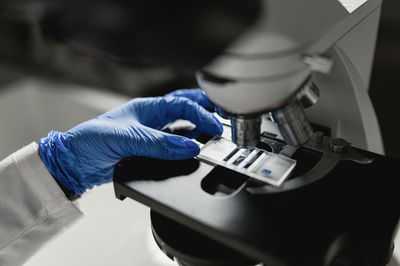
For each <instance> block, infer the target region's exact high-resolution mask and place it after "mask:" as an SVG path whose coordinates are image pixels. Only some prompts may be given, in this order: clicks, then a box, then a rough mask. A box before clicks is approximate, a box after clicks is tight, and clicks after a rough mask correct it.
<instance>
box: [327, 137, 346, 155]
mask: <svg viewBox="0 0 400 266" xmlns="http://www.w3.org/2000/svg"><path fill="white" fill-rule="evenodd" d="M350 145H351V143H350V142H348V141H346V140H344V139H341V138H337V139H331V140H330V142H329V149H330V150H331V151H333V152H338V153H342V152H345V151H346V150H347V149H348V148H349V147H350Z"/></svg>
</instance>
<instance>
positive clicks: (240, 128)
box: [231, 115, 261, 148]
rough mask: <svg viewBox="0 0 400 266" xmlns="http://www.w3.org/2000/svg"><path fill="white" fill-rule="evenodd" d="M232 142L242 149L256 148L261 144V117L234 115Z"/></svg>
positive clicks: (232, 118)
mask: <svg viewBox="0 0 400 266" xmlns="http://www.w3.org/2000/svg"><path fill="white" fill-rule="evenodd" d="M231 124H232V141H233V142H234V143H235V144H236V145H237V146H238V147H240V148H251V147H255V146H256V145H257V144H258V143H259V142H260V131H261V117H260V116H246V115H233V116H232V117H231Z"/></svg>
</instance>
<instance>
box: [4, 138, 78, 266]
mask: <svg viewBox="0 0 400 266" xmlns="http://www.w3.org/2000/svg"><path fill="white" fill-rule="evenodd" d="M81 215H82V213H81V212H80V211H79V209H78V208H77V207H76V206H75V205H74V204H73V203H72V202H71V201H69V200H68V199H67V198H66V196H65V194H64V193H63V192H62V190H61V189H60V187H59V186H58V184H57V183H56V182H55V180H54V179H53V177H52V176H51V175H50V173H49V172H48V171H47V169H46V167H45V166H44V164H43V162H42V160H41V159H40V156H39V154H38V145H37V144H36V143H31V144H30V145H28V146H26V147H24V148H22V149H20V150H18V151H17V152H15V153H13V154H12V155H10V156H9V157H7V158H6V159H4V160H3V161H1V162H0V265H1V266H14V265H22V264H23V263H24V262H25V261H27V259H28V258H29V257H31V256H32V255H33V254H34V253H35V252H36V251H37V250H38V249H39V248H41V247H42V246H43V245H44V243H45V242H47V241H48V240H49V239H50V238H52V237H53V236H54V235H55V234H57V233H58V232H60V231H62V230H63V229H65V228H66V227H68V226H69V225H71V224H72V223H73V222H74V221H75V220H77V219H78V218H79V217H80V216H81Z"/></svg>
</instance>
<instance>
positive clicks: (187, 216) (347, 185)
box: [114, 149, 400, 266]
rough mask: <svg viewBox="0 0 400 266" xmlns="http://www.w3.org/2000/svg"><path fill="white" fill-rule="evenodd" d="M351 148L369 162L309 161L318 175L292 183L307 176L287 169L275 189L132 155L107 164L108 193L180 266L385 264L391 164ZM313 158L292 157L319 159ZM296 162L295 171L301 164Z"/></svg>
mask: <svg viewBox="0 0 400 266" xmlns="http://www.w3.org/2000/svg"><path fill="white" fill-rule="evenodd" d="M320 150H321V149H320ZM351 152H356V153H357V154H360V155H361V157H365V158H370V159H372V160H370V161H369V163H367V161H364V162H363V161H362V160H359V159H357V158H356V157H354V158H355V159H354V158H353V159H354V160H353V159H352V157H351V156H348V157H349V158H350V159H351V160H350V159H349V158H348V159H349V160H340V161H337V162H336V163H334V164H329V160H328V161H327V162H325V164H322V165H325V166H326V167H327V168H325V167H319V166H318V164H317V165H316V166H314V167H313V166H312V165H310V167H311V168H312V169H313V170H311V171H308V172H313V171H314V172H315V173H317V175H318V174H320V175H322V176H321V178H319V179H316V180H314V181H313V182H310V183H307V184H306V185H304V184H303V185H302V184H301V183H302V182H308V181H310V180H309V178H310V176H312V175H309V174H308V172H307V173H305V172H304V170H305V169H302V170H300V171H299V170H295V171H294V172H295V173H294V176H293V177H292V180H289V181H287V182H286V184H287V185H286V184H284V185H283V186H282V188H280V189H278V190H277V189H275V188H269V187H266V188H264V187H262V186H261V187H260V188H258V187H257V184H254V182H253V181H252V180H251V179H250V178H249V177H247V176H244V175H242V174H239V173H237V172H234V171H232V170H229V169H226V168H224V167H220V166H216V167H215V166H212V165H209V164H206V163H204V162H200V161H198V160H196V159H190V160H184V161H163V160H156V159H149V158H138V157H135V158H129V159H126V160H123V161H121V163H120V164H119V165H118V166H117V167H116V170H115V175H114V188H115V193H116V196H117V198H119V199H121V200H122V199H124V198H125V197H130V198H132V199H134V200H136V201H139V202H141V203H143V204H145V205H147V206H149V207H150V208H151V209H152V210H153V211H152V223H153V233H154V236H155V239H156V242H157V243H158V245H159V246H160V248H161V249H162V250H163V251H164V252H165V253H166V254H168V256H170V257H176V258H178V260H180V261H181V264H182V265H185V266H202V265H232V266H233V265H238V266H241V265H243V266H244V265H254V264H256V263H257V262H262V263H264V265H266V266H269V265H273V266H280V265H282V266H283V265H295V266H321V265H323V266H359V265H360V266H361V265H369V266H382V265H386V264H387V263H388V262H389V259H390V257H391V251H392V250H393V237H394V235H395V233H396V229H397V225H398V221H399V207H398V204H399V197H398V195H399V189H400V178H399V174H398V169H399V162H398V161H397V160H394V159H390V158H387V157H385V156H381V155H377V154H373V153H370V152H366V151H361V150H358V149H352V151H349V152H348V153H351ZM315 154H316V151H307V149H306V152H303V153H302V154H301V156H305V157H307V156H311V157H312V158H314V159H315V158H317V159H315V160H316V161H318V160H320V161H323V160H325V159H324V157H321V158H319V157H315ZM328 155H329V156H336V155H335V154H328ZM328 155H327V156H328ZM301 156H300V157H301ZM329 156H328V157H329ZM340 156H342V155H340ZM343 156H345V155H343ZM346 156H347V155H346ZM300 157H299V158H297V160H298V164H299V167H300V168H302V167H304V165H306V162H310V161H311V160H309V159H306V160H305V161H304V163H302V162H301V160H302V159H301V158H300ZM361 157H360V158H361ZM318 158H319V159H318ZM329 158H333V157H329ZM360 162H361V163H360ZM329 165H330V166H329ZM329 167H332V168H329ZM300 168H299V169H300ZM326 169H329V171H325V170H326ZM324 171H325V172H324ZM297 175H299V176H297ZM308 175H309V176H308ZM302 176H303V177H307V176H308V177H307V178H301V177H302ZM207 182H208V183H207ZM263 189H265V191H264V190H263ZM263 191H264V192H263ZM156 212H157V213H156ZM199 239H200V240H199ZM232 260H233V261H236V262H237V263H238V264H232ZM207 261H208V262H209V264H207V263H206V262H207ZM217 261H218V262H219V263H220V264H216V262H217ZM213 263H214V264H213ZM223 263H225V264H223Z"/></svg>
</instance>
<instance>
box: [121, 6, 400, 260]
mask: <svg viewBox="0 0 400 266" xmlns="http://www.w3.org/2000/svg"><path fill="white" fill-rule="evenodd" d="M262 3H263V5H262V7H263V9H262V12H261V15H260V16H259V19H258V21H257V22H256V23H255V24H254V25H253V27H252V28H250V29H249V30H248V31H247V32H245V33H244V34H242V35H241V36H240V38H239V39H237V40H236V42H234V43H232V45H231V46H230V47H229V48H228V49H227V50H226V51H225V52H224V53H223V54H221V55H220V56H218V57H217V58H215V59H214V60H213V61H212V62H211V63H210V64H208V65H207V66H205V67H204V68H203V69H202V70H201V71H199V72H198V74H197V79H198V83H199V84H200V86H201V87H202V88H203V89H204V90H205V92H206V94H207V96H208V97H209V99H210V100H211V101H212V102H213V103H214V104H215V105H216V111H217V113H218V114H220V115H221V116H222V117H223V118H229V119H230V121H227V120H222V121H223V122H224V123H225V124H224V135H223V137H224V138H225V139H229V138H231V139H232V141H233V142H234V143H236V144H237V145H238V147H236V146H235V147H236V149H237V150H239V151H240V150H251V149H252V148H253V147H254V146H256V147H257V148H260V149H264V150H268V152H270V155H271V156H272V157H274V156H275V155H276V156H286V157H289V158H291V159H293V160H296V162H297V164H296V166H295V168H294V170H293V172H292V173H291V175H290V177H289V178H288V179H287V180H285V182H283V183H282V184H280V185H279V186H274V185H271V184H267V183H263V182H259V180H255V179H253V178H252V177H251V176H250V175H246V173H245V172H243V171H234V170H232V169H231V168H229V167H223V166H221V165H218V164H215V163H213V162H210V161H207V160H202V159H201V158H200V156H198V157H197V158H194V159H190V160H185V161H172V162H171V161H162V160H156V159H150V158H128V159H125V160H123V161H121V162H120V163H119V164H118V165H117V167H116V169H115V174H114V188H115V194H116V197H117V198H119V199H121V200H123V199H125V198H126V197H130V198H132V199H134V200H137V201H139V202H141V203H143V204H145V205H147V206H149V207H150V208H151V209H152V214H151V218H152V230H153V235H154V238H155V240H156V242H157V244H158V245H159V247H160V248H161V250H162V251H163V252H164V253H165V254H166V255H168V256H169V257H170V258H172V259H174V260H176V261H177V262H178V263H179V265H184V266H200V265H201V266H203V265H207V266H210V265H218V266H222V265H227V266H228V265H229V266H233V265H238V266H242V265H256V264H257V263H261V264H259V265H282V266H284V265H295V266H303V265H304V266H306V265H307V266H320V265H323V266H338V265H346V266H361V265H371V266H382V265H386V264H387V263H388V262H389V261H390V258H391V256H392V252H393V237H394V236H395V234H396V230H397V227H398V222H399V212H398V211H396V210H397V209H398V206H396V205H397V203H396V198H397V196H396V195H397V194H398V193H397V192H396V191H397V190H398V187H399V181H398V177H397V176H396V175H397V174H396V173H397V171H396V169H397V165H398V162H397V160H394V159H391V158H387V157H385V156H383V155H382V154H383V152H384V151H383V145H382V140H381V135H380V130H379V126H378V122H377V118H376V115H375V112H374V110H373V107H372V104H371V101H370V99H369V96H368V86H369V79H370V74H371V68H372V62H373V55H374V49H375V42H376V37H377V36H376V35H377V28H378V23H379V16H380V5H381V1H380V0H368V1H365V0H360V1H358V0H354V1H352V0H347V1H346V0H324V1H321V0H304V1H292V0H279V1H267V0H265V1H262ZM305 108H306V109H305ZM310 122H311V123H310ZM313 131H316V132H315V133H314V132H313ZM318 131H322V132H323V133H322V132H318ZM170 132H171V133H174V131H173V130H171V131H170ZM210 138H212V136H208V137H206V138H203V137H202V136H200V137H199V138H198V139H197V140H198V141H199V142H200V143H202V144H204V145H207V143H209V141H210ZM350 143H352V145H351V146H350ZM203 147H204V146H203ZM217 152H219V151H218V150H217ZM229 153H230V152H229ZM200 155H201V153H200ZM230 156H231V154H229V155H228V157H229V158H231V157H230ZM228 157H226V158H225V159H227V160H228V162H229V161H230V160H231V159H228ZM225 159H224V160H225Z"/></svg>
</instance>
